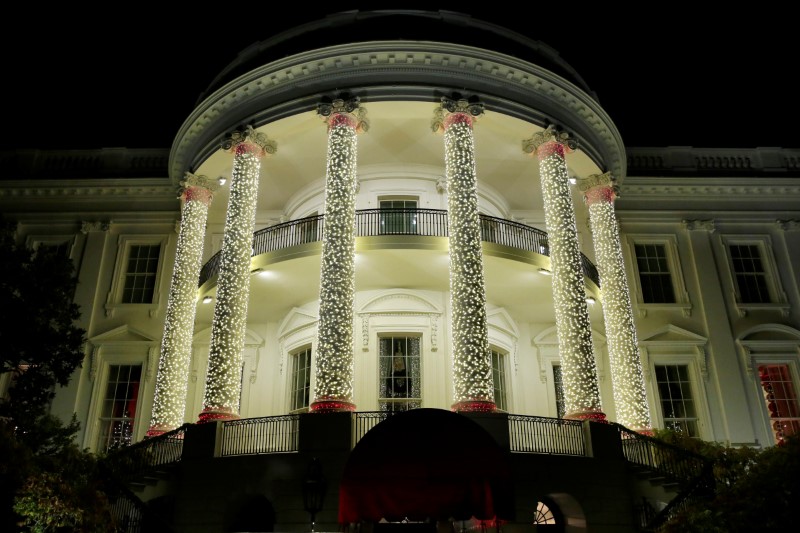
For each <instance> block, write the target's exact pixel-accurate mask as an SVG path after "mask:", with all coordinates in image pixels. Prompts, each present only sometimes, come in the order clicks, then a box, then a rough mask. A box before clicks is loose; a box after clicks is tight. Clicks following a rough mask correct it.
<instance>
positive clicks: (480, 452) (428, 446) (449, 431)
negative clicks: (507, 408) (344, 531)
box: [339, 409, 513, 524]
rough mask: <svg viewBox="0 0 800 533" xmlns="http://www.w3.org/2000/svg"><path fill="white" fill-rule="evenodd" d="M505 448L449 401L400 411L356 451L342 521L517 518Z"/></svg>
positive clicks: (344, 487) (343, 492) (343, 490)
mask: <svg viewBox="0 0 800 533" xmlns="http://www.w3.org/2000/svg"><path fill="white" fill-rule="evenodd" d="M512 500H513V498H512V492H511V483H510V479H509V468H508V463H507V458H506V455H505V452H504V451H503V450H501V449H500V447H499V446H498V445H497V443H496V442H495V441H494V439H493V438H492V437H491V436H490V435H489V434H488V433H487V432H486V431H485V430H484V429H483V428H482V427H480V426H479V425H478V424H477V423H476V422H474V421H473V420H470V419H469V418H467V417H466V416H463V415H460V414H457V413H453V412H451V411H445V410H442V409H413V410H410V411H406V412H403V413H398V414H395V415H392V416H391V417H389V418H388V419H387V420H385V421H384V422H382V423H380V424H378V425H377V426H375V427H374V428H373V429H372V430H370V431H369V432H368V433H367V434H366V435H365V436H364V437H363V438H362V439H361V440H360V441H359V443H358V444H357V445H356V447H355V448H354V449H353V452H352V453H351V455H350V458H349V459H348V462H347V465H346V466H345V471H344V474H343V477H342V483H341V486H340V488H339V523H341V524H349V523H357V522H360V521H362V520H363V521H367V522H378V521H380V520H381V519H382V518H385V519H386V520H388V521H390V522H395V521H400V520H403V519H408V520H411V521H423V520H468V519H470V518H472V517H475V518H477V519H480V520H490V519H493V518H496V519H501V520H507V519H510V518H512V513H513V503H512Z"/></svg>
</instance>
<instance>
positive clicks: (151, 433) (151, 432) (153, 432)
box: [144, 425, 175, 439]
mask: <svg viewBox="0 0 800 533" xmlns="http://www.w3.org/2000/svg"><path fill="white" fill-rule="evenodd" d="M173 429H175V428H173V427H169V426H164V425H156V426H150V429H148V430H147V433H145V434H144V438H146V439H152V438H153V437H158V436H160V435H163V434H164V433H168V432H170V431H172V430H173Z"/></svg>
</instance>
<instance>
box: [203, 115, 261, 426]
mask: <svg viewBox="0 0 800 533" xmlns="http://www.w3.org/2000/svg"><path fill="white" fill-rule="evenodd" d="M222 148H223V149H225V150H231V151H233V153H234V158H233V175H232V179H231V185H230V197H229V199H228V211H227V213H226V215H225V234H224V236H223V239H222V257H221V260H220V270H219V282H218V285H217V300H216V304H215V305H214V318H213V321H212V323H211V349H210V353H209V355H208V374H207V376H206V389H205V394H204V396H203V411H202V412H201V413H200V416H199V419H198V421H197V422H198V423H203V422H209V421H212V420H226V419H233V418H238V417H239V414H238V413H239V398H240V395H241V386H242V385H241V371H242V348H243V346H244V336H245V331H246V326H247V300H248V298H249V295H250V257H251V255H252V251H253V230H254V229H255V218H256V197H257V194H258V178H259V172H260V170H261V158H262V157H263V156H264V155H265V154H274V153H275V152H276V144H275V142H274V141H271V140H269V139H267V136H266V135H264V134H263V133H258V132H256V131H255V130H254V129H253V128H252V127H251V126H248V127H247V128H246V129H245V130H242V131H235V132H233V133H232V134H231V136H230V137H229V138H228V139H226V141H225V142H224V143H223V145H222Z"/></svg>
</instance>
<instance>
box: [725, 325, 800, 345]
mask: <svg viewBox="0 0 800 533" xmlns="http://www.w3.org/2000/svg"><path fill="white" fill-rule="evenodd" d="M740 341H741V342H743V343H747V342H784V343H786V342H789V343H792V342H795V343H800V331H798V330H796V329H794V328H791V327H789V326H784V325H783V324H761V325H759V326H757V327H755V328H753V329H751V330H749V331H747V332H745V333H744V334H742V336H741V337H740Z"/></svg>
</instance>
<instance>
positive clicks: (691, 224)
mask: <svg viewBox="0 0 800 533" xmlns="http://www.w3.org/2000/svg"><path fill="white" fill-rule="evenodd" d="M681 222H682V223H683V227H684V228H686V229H687V230H689V231H707V232H709V233H714V230H715V229H716V227H715V225H714V221H713V220H689V219H684V220H682V221H681Z"/></svg>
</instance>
